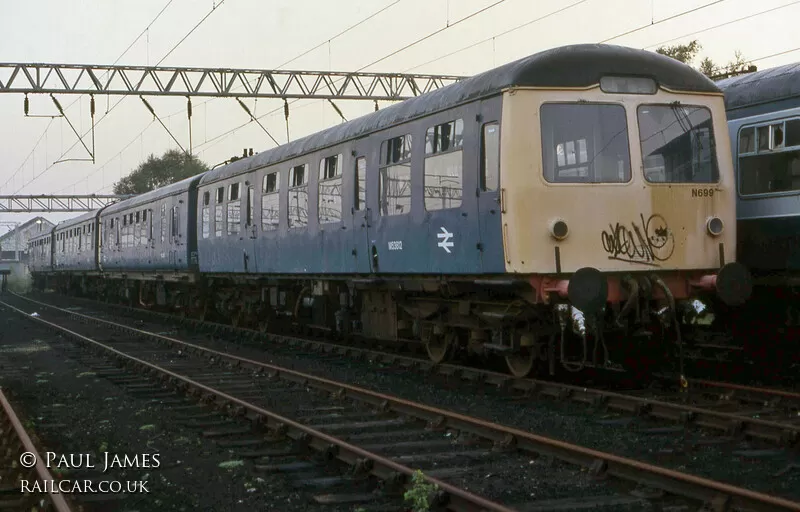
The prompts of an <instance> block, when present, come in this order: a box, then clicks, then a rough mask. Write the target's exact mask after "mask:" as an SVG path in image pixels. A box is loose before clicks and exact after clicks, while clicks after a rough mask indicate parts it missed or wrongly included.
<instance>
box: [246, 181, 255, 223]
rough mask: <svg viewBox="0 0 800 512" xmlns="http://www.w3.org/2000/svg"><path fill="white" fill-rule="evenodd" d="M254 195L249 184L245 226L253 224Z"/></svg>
mask: <svg viewBox="0 0 800 512" xmlns="http://www.w3.org/2000/svg"><path fill="white" fill-rule="evenodd" d="M254 195H255V190H254V188H253V186H252V185H250V186H249V187H247V221H246V222H245V225H246V226H247V227H250V226H252V225H253V208H254V207H255V206H254V205H253V199H254Z"/></svg>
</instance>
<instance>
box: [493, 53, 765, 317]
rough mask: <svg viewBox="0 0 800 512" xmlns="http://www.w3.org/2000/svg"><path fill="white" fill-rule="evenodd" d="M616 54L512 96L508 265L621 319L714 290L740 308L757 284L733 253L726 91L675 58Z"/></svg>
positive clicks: (507, 123)
mask: <svg viewBox="0 0 800 512" xmlns="http://www.w3.org/2000/svg"><path fill="white" fill-rule="evenodd" d="M609 52H611V53H613V52H612V51H611V50H608V51H606V53H608V55H609V56H610V55H611V53H609ZM592 53H597V52H595V50H593V49H589V54H592ZM602 53H603V52H600V53H598V55H599V54H602ZM644 54H648V55H644ZM562 57H563V56H562ZM617 57H618V58H617V59H616V60H611V59H610V60H608V61H607V62H605V63H604V62H602V59H600V60H597V59H595V60H594V61H593V62H592V63H591V64H589V63H588V61H587V64H586V65H587V66H589V67H590V68H591V71H586V68H585V67H584V68H581V69H582V70H583V71H577V70H576V71H575V73H576V74H578V75H580V76H579V77H576V78H574V79H569V78H566V79H564V85H565V86H564V87H563V88H558V87H555V86H551V87H518V88H514V89H512V90H509V91H507V92H506V93H505V95H504V98H503V122H502V126H501V132H502V139H501V162H502V170H501V175H502V177H503V186H502V194H501V197H502V202H503V204H502V211H503V220H502V222H503V240H504V246H505V247H504V249H505V254H506V269H507V271H508V272H513V273H519V274H526V275H529V276H530V282H531V286H532V288H533V289H534V290H535V292H536V294H537V296H538V298H539V300H541V301H542V302H544V303H550V302H552V301H553V300H554V299H555V300H556V301H560V302H563V303H565V304H569V305H571V306H573V307H574V308H576V309H578V310H580V311H581V312H583V313H584V314H603V315H606V316H608V317H609V319H610V320H611V321H612V322H614V324H617V325H620V324H623V323H630V322H631V321H636V322H634V323H641V322H642V321H645V320H647V318H648V317H649V316H652V315H651V314H652V313H655V314H656V315H655V316H656V317H658V316H659V315H661V316H662V317H669V318H672V319H675V318H677V317H679V316H680V314H679V312H680V309H681V304H679V303H683V304H686V303H688V304H690V306H689V307H690V308H691V307H693V308H695V309H703V308H705V305H704V299H711V300H708V301H705V302H707V303H711V302H715V301H716V300H719V301H721V302H722V303H724V304H726V305H727V306H732V307H735V306H739V305H741V304H743V303H744V302H746V300H747V299H748V297H749V295H750V293H751V289H752V282H751V278H750V274H749V272H748V270H747V269H746V268H745V267H744V266H743V265H741V264H739V263H737V262H735V253H736V233H735V230H736V214H735V193H736V186H735V180H734V175H733V165H732V161H731V152H730V142H729V139H728V135H727V134H728V131H727V126H726V118H725V107H724V103H723V95H722V93H721V92H720V91H719V90H718V89H717V88H716V86H715V85H714V84H713V82H711V81H710V80H708V79H707V78H705V77H704V76H702V75H701V74H699V73H697V72H696V71H695V70H693V69H691V68H689V67H688V66H685V65H683V64H681V63H678V62H677V61H673V60H672V59H668V58H666V57H663V56H659V55H655V54H649V52H638V51H633V50H631V51H629V52H628V51H625V52H621V53H620V54H619V55H617ZM577 59H578V57H576V56H573V59H572V62H573V64H577V62H576V61H577ZM604 66H605V67H606V68H607V69H606V68H604ZM576 69H577V68H576ZM565 73H566V71H565ZM562 76H567V77H568V75H562ZM581 80H583V82H581ZM589 82H591V83H589Z"/></svg>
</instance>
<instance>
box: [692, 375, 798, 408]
mask: <svg viewBox="0 0 800 512" xmlns="http://www.w3.org/2000/svg"><path fill="white" fill-rule="evenodd" d="M689 383H690V384H694V385H696V386H700V387H703V388H707V389H726V390H729V391H741V392H743V393H746V394H752V395H754V397H755V396H760V398H761V399H765V400H768V401H771V400H781V399H786V400H789V401H791V402H793V403H794V404H795V405H800V393H797V392H795V391H790V390H788V389H770V388H760V387H755V386H746V385H743V384H735V383H733V382H717V381H713V380H705V379H690V380H689Z"/></svg>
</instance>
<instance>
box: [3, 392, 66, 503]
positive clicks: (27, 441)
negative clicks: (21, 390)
mask: <svg viewBox="0 0 800 512" xmlns="http://www.w3.org/2000/svg"><path fill="white" fill-rule="evenodd" d="M0 404H2V406H3V412H4V413H5V415H6V418H7V419H8V421H9V423H11V427H12V428H13V429H14V433H16V436H17V438H18V439H19V442H20V443H21V444H22V447H23V448H25V451H26V452H28V453H32V454H33V455H34V457H36V464H35V465H34V468H35V473H36V476H37V478H38V480H39V481H40V482H52V481H54V480H55V479H54V478H53V475H51V474H50V471H48V469H47V466H45V464H44V463H43V462H42V457H41V456H40V455H39V451H38V450H37V449H36V446H35V445H34V444H33V441H31V438H30V436H29V435H28V433H27V432H26V431H25V427H23V426H22V422H21V421H20V420H19V418H18V417H17V414H16V413H15V412H14V408H13V407H11V404H10V403H9V402H8V399H7V398H6V396H5V394H4V393H3V391H2V389H0ZM4 435H6V436H7V435H8V434H7V433H6V432H4ZM7 443H8V440H7V439H6V440H5V442H4V443H3V444H6V445H7ZM9 451H10V450H9V447H7V446H6V454H9ZM47 495H48V497H49V498H50V502H51V503H52V504H53V507H54V508H55V510H56V511H57V512H71V511H72V509H71V508H70V506H69V505H68V504H67V501H66V500H65V499H64V497H63V496H62V495H61V494H60V493H55V492H53V490H52V488H50V490H48V491H47Z"/></svg>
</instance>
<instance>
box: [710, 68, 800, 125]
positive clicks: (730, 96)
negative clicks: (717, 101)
mask: <svg viewBox="0 0 800 512" xmlns="http://www.w3.org/2000/svg"><path fill="white" fill-rule="evenodd" d="M717 85H718V86H719V88H720V89H722V92H724V93H725V109H726V110H727V111H728V118H729V119H735V118H737V117H745V116H748V115H754V114H758V113H766V112H770V111H774V110H783V109H786V108H793V107H797V106H800V63H794V64H786V65H785V66H778V67H776V68H771V69H765V70H764V71H756V72H755V73H748V74H746V75H740V76H734V77H731V78H726V79H724V80H720V81H719V82H717Z"/></svg>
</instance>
